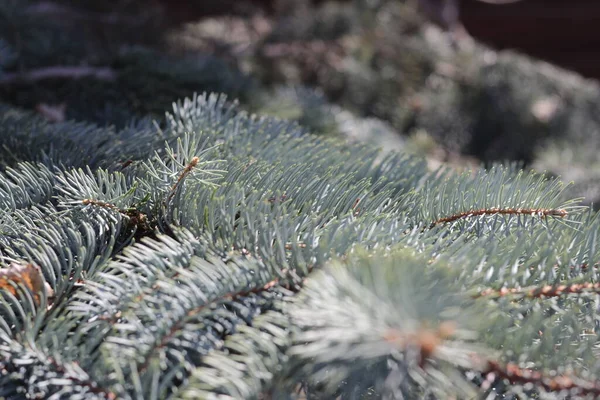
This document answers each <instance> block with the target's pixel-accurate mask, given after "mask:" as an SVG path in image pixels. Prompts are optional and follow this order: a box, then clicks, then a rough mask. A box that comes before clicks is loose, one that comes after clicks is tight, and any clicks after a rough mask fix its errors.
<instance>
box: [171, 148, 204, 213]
mask: <svg viewBox="0 0 600 400" xmlns="http://www.w3.org/2000/svg"><path fill="white" fill-rule="evenodd" d="M199 162H200V158H198V157H194V158H192V160H191V161H190V163H189V164H188V165H186V167H185V168H184V169H183V171H182V172H181V175H179V178H178V179H177V182H175V184H174V185H173V187H172V188H171V192H170V193H169V196H168V197H167V200H166V202H165V203H166V204H169V203H170V202H171V199H173V197H174V196H175V193H177V188H178V187H179V185H181V182H183V180H184V179H185V178H186V176H188V175H189V174H190V172H192V170H193V169H194V168H195V167H196V166H197V165H198V163H199Z"/></svg>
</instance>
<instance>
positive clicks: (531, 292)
mask: <svg viewBox="0 0 600 400" xmlns="http://www.w3.org/2000/svg"><path fill="white" fill-rule="evenodd" d="M597 293H600V283H592V282H585V283H571V284H569V285H545V286H542V287H535V286H534V287H526V288H506V287H504V288H502V289H491V288H490V289H486V290H483V291H481V292H479V293H477V294H475V295H474V296H473V298H481V297H486V298H494V299H497V298H501V297H507V296H516V297H518V298H530V299H539V298H548V297H559V296H563V295H569V294H597Z"/></svg>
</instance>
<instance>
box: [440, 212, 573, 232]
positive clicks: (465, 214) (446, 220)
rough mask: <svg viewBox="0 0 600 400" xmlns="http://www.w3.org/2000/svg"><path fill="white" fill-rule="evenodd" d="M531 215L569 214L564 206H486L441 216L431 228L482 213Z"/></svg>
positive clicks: (560, 216) (561, 216)
mask: <svg viewBox="0 0 600 400" xmlns="http://www.w3.org/2000/svg"><path fill="white" fill-rule="evenodd" d="M498 214H502V215H531V216H538V217H540V218H546V217H559V218H564V217H566V216H567V214H568V212H567V210H564V209H562V208H497V207H493V208H484V209H481V210H471V211H465V212H461V213H458V214H454V215H451V216H449V217H444V218H440V219H438V220H436V221H434V222H432V223H431V225H430V226H429V228H433V227H434V226H436V225H440V224H446V223H449V222H454V221H457V220H459V219H465V218H470V217H478V216H481V215H498Z"/></svg>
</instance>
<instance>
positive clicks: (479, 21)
mask: <svg viewBox="0 0 600 400" xmlns="http://www.w3.org/2000/svg"><path fill="white" fill-rule="evenodd" d="M461 19H462V22H463V24H464V25H465V27H466V28H467V30H468V32H469V33H470V34H471V35H472V36H474V37H476V38H477V39H479V40H481V41H483V42H485V43H487V44H489V45H491V46H492V47H496V48H498V49H505V48H512V49H518V50H520V51H522V52H524V53H527V54H529V55H532V56H534V57H537V58H541V59H544V60H546V61H550V62H553V63H555V64H558V65H560V66H562V67H565V68H569V69H573V70H575V71H577V72H579V73H581V74H583V75H585V76H588V77H593V78H600V1H598V0H522V1H520V2H517V3H512V4H503V5H493V4H486V3H482V2H480V1H478V0H463V1H462V4H461Z"/></svg>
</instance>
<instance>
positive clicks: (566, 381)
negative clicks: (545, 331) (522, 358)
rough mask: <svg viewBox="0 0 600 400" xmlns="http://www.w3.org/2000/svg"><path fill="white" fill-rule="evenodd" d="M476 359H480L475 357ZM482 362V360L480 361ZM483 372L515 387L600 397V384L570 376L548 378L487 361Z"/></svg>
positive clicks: (529, 371)
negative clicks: (571, 392) (533, 387)
mask: <svg viewBox="0 0 600 400" xmlns="http://www.w3.org/2000/svg"><path fill="white" fill-rule="evenodd" d="M474 358H476V359H477V358H478V357H477V356H474ZM478 361H480V360H478ZM482 372H483V374H484V376H486V377H490V376H491V377H492V378H495V377H498V378H501V379H504V380H507V381H508V382H510V383H511V384H513V385H525V384H532V385H533V386H535V387H542V388H544V390H546V391H548V392H562V391H576V392H577V394H578V395H582V396H588V395H590V394H591V395H595V396H599V395H600V383H599V382H590V381H585V380H582V379H578V378H576V377H569V376H564V375H562V376H552V377H549V376H546V375H544V374H542V373H541V372H539V371H533V370H530V369H524V368H520V367H519V366H518V365H516V364H512V363H509V364H501V363H499V362H498V361H494V360H486V361H484V362H483V368H482Z"/></svg>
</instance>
